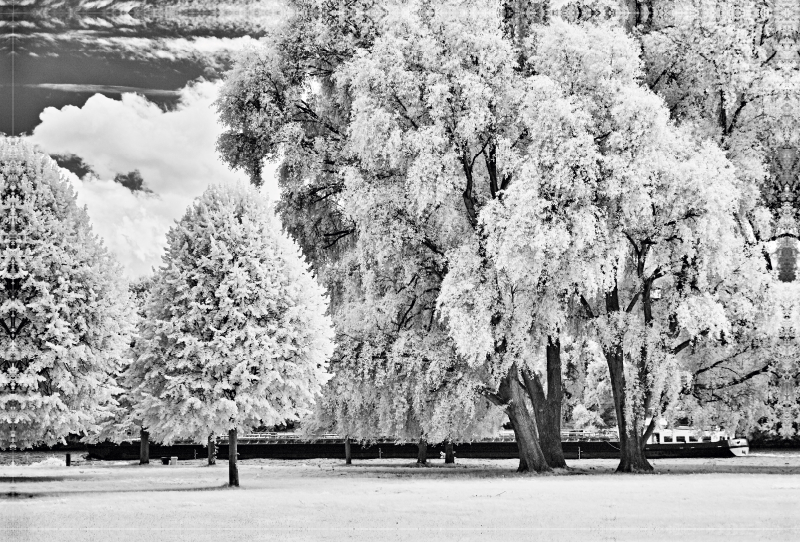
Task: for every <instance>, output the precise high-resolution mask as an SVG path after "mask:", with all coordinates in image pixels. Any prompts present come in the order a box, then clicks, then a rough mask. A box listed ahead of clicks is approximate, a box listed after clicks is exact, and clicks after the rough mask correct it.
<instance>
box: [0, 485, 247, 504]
mask: <svg viewBox="0 0 800 542" xmlns="http://www.w3.org/2000/svg"><path fill="white" fill-rule="evenodd" d="M225 489H242V488H240V487H234V488H231V487H230V486H228V484H222V485H217V486H206V487H162V488H135V489H85V490H78V491H41V492H38V491H37V492H28V491H8V492H5V493H0V500H15V499H20V500H22V499H33V498H37V499H39V498H45V497H69V496H73V495H100V494H103V493H174V492H184V493H190V492H194V491H220V490H225Z"/></svg>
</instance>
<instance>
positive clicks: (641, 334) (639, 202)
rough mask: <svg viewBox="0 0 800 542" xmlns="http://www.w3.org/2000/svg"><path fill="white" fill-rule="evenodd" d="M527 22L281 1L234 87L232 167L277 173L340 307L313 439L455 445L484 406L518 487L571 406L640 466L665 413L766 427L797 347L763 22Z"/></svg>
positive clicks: (446, 8) (553, 450) (486, 6)
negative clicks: (511, 445) (615, 438)
mask: <svg viewBox="0 0 800 542" xmlns="http://www.w3.org/2000/svg"><path fill="white" fill-rule="evenodd" d="M654 3H657V2H652V3H650V5H651V7H653V5H652V4H654ZM518 4H520V3H516V2H508V3H499V2H493V1H489V0H486V1H482V0H474V1H470V2H455V1H454V2H447V3H445V4H443V5H440V6H433V5H432V4H431V3H427V2H400V3H398V4H397V5H396V6H395V7H394V8H388V9H384V10H378V9H376V8H375V6H374V5H373V4H372V3H371V2H368V1H354V2H349V3H346V4H340V3H338V2H327V1H325V0H297V1H294V2H292V5H293V8H294V10H295V16H294V17H293V18H292V19H291V20H290V21H289V22H288V23H287V24H286V25H285V27H284V28H283V29H282V30H281V31H280V32H279V33H278V34H277V35H275V36H274V39H273V40H272V42H271V44H270V45H269V46H268V47H264V48H263V49H259V50H254V51H251V52H250V53H248V54H247V55H246V56H244V57H243V58H242V59H241V60H240V61H239V63H238V64H237V67H236V68H235V69H234V71H233V72H232V73H231V74H229V77H228V80H227V84H226V87H225V89H224V91H223V95H222V96H221V98H220V99H219V102H218V108H219V112H220V118H221V120H222V121H223V123H225V124H226V126H227V127H228V130H227V131H226V132H225V133H224V134H223V135H222V136H221V138H220V140H219V150H220V152H221V154H222V156H223V157H224V159H225V160H226V161H227V162H228V163H229V164H230V165H231V166H232V167H238V168H242V169H244V170H246V171H247V172H249V173H250V175H251V179H252V181H253V183H254V184H256V185H258V184H260V183H261V182H262V179H261V171H262V166H263V163H264V160H268V161H273V162H277V163H278V164H279V167H280V170H279V171H280V183H281V190H282V192H281V201H280V205H279V210H280V212H281V216H282V218H283V221H284V224H285V225H286V228H287V229H288V230H289V232H290V233H291V234H292V235H293V236H294V237H295V238H296V239H297V240H298V242H299V243H300V244H301V246H302V247H303V250H304V252H305V254H306V255H307V257H308V258H309V259H310V260H311V261H312V262H313V264H314V266H315V268H316V269H317V271H318V273H319V276H320V277H321V279H322V281H323V282H324V284H325V285H326V287H327V288H328V290H329V292H330V293H331V297H332V306H331V312H332V316H333V320H334V323H335V326H336V331H337V350H336V353H335V355H334V364H333V367H334V372H335V377H334V379H333V380H332V382H331V383H330V385H329V387H328V392H327V393H325V394H324V399H323V401H322V402H321V403H320V405H319V407H318V409H317V412H316V415H315V418H314V420H313V423H309V424H308V425H307V428H308V430H309V431H314V430H334V431H336V432H338V433H341V434H343V435H348V436H350V437H353V438H359V439H366V438H370V437H372V436H374V435H376V434H381V435H391V436H395V437H397V438H401V439H404V440H417V439H419V440H421V441H426V440H427V441H432V442H440V441H453V440H456V441H457V440H469V439H473V438H476V437H477V436H479V435H481V434H482V433H483V432H487V431H491V430H493V428H495V427H496V423H497V418H496V416H497V413H498V408H497V407H499V410H500V411H501V412H503V413H504V414H505V415H506V416H507V418H508V423H510V424H511V426H512V427H513V429H514V431H515V434H516V438H517V442H518V443H519V447H520V470H536V471H544V470H549V469H550V468H553V467H561V466H563V465H564V460H563V454H562V453H561V450H560V446H559V440H560V438H559V437H560V423H561V421H562V418H563V415H564V414H565V413H564V412H562V409H563V408H565V407H566V409H567V410H568V411H569V412H568V413H567V414H569V415H570V416H571V417H572V419H573V420H574V421H578V422H581V423H600V421H601V420H602V419H603V418H604V417H605V419H606V421H607V422H610V421H611V420H608V416H607V414H608V413H607V412H604V410H605V409H606V408H607V407H608V406H613V409H612V411H613V416H612V418H613V420H614V421H613V422H612V423H615V424H616V425H617V427H618V428H619V433H620V441H621V449H622V457H621V462H620V465H619V469H620V470H622V471H644V470H650V468H651V467H650V465H649V463H648V462H647V459H646V457H645V454H644V443H645V441H646V440H647V438H648V437H649V435H650V433H651V432H652V431H653V429H654V426H655V424H656V423H657V420H658V419H659V418H660V417H662V416H665V417H667V418H670V419H678V418H682V417H689V418H691V420H692V422H693V423H695V424H697V425H709V424H722V425H724V426H726V427H728V428H729V429H731V430H737V429H738V430H742V429H747V428H751V427H753V426H754V424H757V423H758V422H759V421H763V419H764V417H765V416H766V415H767V414H768V410H769V409H768V408H767V405H768V404H769V402H770V396H771V394H772V393H773V390H774V375H775V371H776V363H775V359H776V356H777V355H778V352H781V351H785V350H786V348H787V347H788V348H789V349H790V350H792V349H793V348H794V342H793V341H794V338H793V337H794V335H793V334H794V320H793V319H792V318H791V317H786V315H787V314H789V313H791V312H792V311H793V310H794V309H792V308H791V307H793V306H794V303H795V300H796V295H795V290H794V289H793V288H791V287H783V286H782V285H780V284H777V283H776V279H777V276H776V275H777V273H776V271H775V267H776V265H775V259H776V243H777V241H778V240H779V239H792V238H794V236H796V233H794V230H792V229H791V227H787V224H789V225H791V224H794V215H793V213H794V211H793V210H791V209H790V208H789V207H787V205H786V204H785V198H784V199H781V198H783V196H781V194H782V193H783V192H786V191H787V190H788V189H787V188H786V187H784V186H782V185H778V184H777V183H775V182H773V181H774V179H775V178H776V174H775V171H774V167H773V164H774V163H775V157H774V156H775V153H776V152H778V151H777V150H776V146H778V145H779V143H775V138H774V137H772V136H770V137H767V136H768V134H767V131H768V130H769V127H770V126H774V125H775V123H776V122H777V121H779V120H780V121H785V120H786V116H787V114H786V112H785V111H784V109H785V108H780V107H775V104H773V103H771V102H770V101H769V100H768V99H767V97H768V95H769V93H770V92H777V91H778V89H780V88H783V89H785V88H786V84H787V83H786V78H785V77H784V78H783V79H780V78H779V77H778V76H781V77H783V76H784V75H785V76H786V77H789V82H790V83H791V81H794V79H792V77H794V75H793V74H794V72H792V73H789V74H788V75H787V74H786V73H785V72H786V71H787V69H788V68H787V67H786V64H782V65H781V66H780V67H779V68H776V69H775V70H772V67H771V66H770V65H769V63H770V62H771V61H772V60H771V59H773V58H775V57H776V56H778V55H779V53H780V47H781V42H780V40H781V39H782V38H781V35H780V33H779V32H778V31H775V32H773V28H774V25H775V24H776V22H775V19H774V18H769V17H768V18H767V20H765V21H761V22H762V23H763V24H754V25H752V26H749V27H744V25H743V22H742V21H740V20H738V19H736V18H735V17H734V18H733V19H730V20H725V19H724V18H723V20H718V21H713V23H714V24H716V25H717V27H716V28H714V29H708V28H701V30H704V31H703V32H700V33H699V34H696V33H695V31H696V30H697V28H696V25H695V26H692V25H689V26H688V27H687V26H685V25H684V26H681V25H680V24H675V21H669V24H666V23H665V24H664V25H663V27H659V26H658V25H657V24H655V22H654V20H653V19H652V18H651V17H640V20H639V24H638V25H634V26H633V28H629V32H627V33H626V31H625V30H624V28H623V27H622V26H621V25H616V24H614V22H613V21H610V22H609V21H599V23H598V21H588V22H587V21H580V20H579V21H577V22H576V21H573V22H566V21H564V20H561V19H559V18H553V19H552V20H548V17H547V13H548V10H546V9H544V10H531V9H527V10H520V9H519V8H520V5H518ZM637 4H639V3H637ZM642 4H644V3H642ZM752 7H753V8H755V7H756V6H752ZM661 8H662V10H661V11H659V10H658V9H653V10H652V11H650V13H662V12H663V8H664V6H661ZM567 11H568V12H569V10H567ZM585 12H588V13H590V14H594V15H597V14H598V13H608V11H602V10H592V9H589V10H585ZM756 12H757V13H762V12H763V10H761V11H757V10H756ZM579 13H581V12H580V11H579ZM644 13H648V12H644ZM713 13H717V12H713ZM721 13H723V15H724V14H725V13H727V12H726V11H725V10H722V11H721ZM736 13H737V14H741V13H745V14H747V13H751V14H752V13H753V12H752V11H748V10H747V9H744V10H743V11H738V10H737V11H736ZM612 14H613V10H612ZM746 22H750V21H746ZM596 23H597V24H596ZM743 27H744V28H743ZM753 33H755V34H753ZM698 36H700V37H698ZM675 44H680V47H676V46H675ZM780 70H784V72H781V71H780ZM792 88H795V89H796V85H795V87H792ZM748 92H749V93H751V94H748ZM756 95H757V96H759V98H756V97H754V96H756ZM792 103H793V102H792ZM792 133H796V130H795V132H792ZM780 144H787V143H786V142H783V143H780ZM788 144H791V141H790V142H789V143H788ZM789 177H790V176H788V175H784V177H783V178H784V179H786V178H789ZM777 188H780V189H777ZM776 202H780V204H777V203H776ZM780 305H783V306H785V310H776V308H777V307H778V306H780ZM787 311H788V312H787ZM782 349H783V350H782ZM794 351H796V349H795V350H794ZM792 356H793V357H792V358H791V359H790V360H789V362H787V366H792V367H793V369H788V370H787V371H789V372H788V373H787V375H788V376H790V377H791V378H792V379H796V378H797V374H796V373H797V367H796V362H795V361H794V360H795V359H796V356H795V354H792ZM598 362H600V363H602V364H603V365H604V366H605V369H604V370H599V367H598V365H599V363H598ZM794 382H795V380H792V384H794ZM603 388H605V390H606V393H603ZM565 393H566V397H565ZM609 403H610V405H609ZM782 423H783V426H782V427H783V430H784V431H785V432H786V433H787V434H788V433H791V432H792V431H794V430H795V429H794V428H795V427H796V424H797V421H796V419H793V418H789V419H785V420H784V421H783V422H782ZM787 424H788V425H787Z"/></svg>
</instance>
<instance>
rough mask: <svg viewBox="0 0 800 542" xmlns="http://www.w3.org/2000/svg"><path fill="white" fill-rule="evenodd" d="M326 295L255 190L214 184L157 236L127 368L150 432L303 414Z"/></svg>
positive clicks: (241, 425) (236, 428)
mask: <svg viewBox="0 0 800 542" xmlns="http://www.w3.org/2000/svg"><path fill="white" fill-rule="evenodd" d="M326 311H327V299H326V296H325V292H324V290H323V289H322V287H321V286H319V284H317V282H316V280H315V278H314V276H313V275H312V274H311V273H310V272H309V270H308V266H307V264H306V263H305V261H304V259H303V257H302V256H301V254H300V249H299V248H298V246H297V245H296V244H295V243H294V241H292V240H290V239H289V238H288V237H286V235H285V234H284V233H283V231H282V229H281V224H280V221H279V219H278V218H277V217H276V216H275V214H274V210H273V208H272V206H271V205H270V204H269V203H268V202H267V201H266V200H265V199H264V198H263V197H261V196H260V195H259V194H258V192H257V191H256V190H255V189H254V188H248V187H243V186H233V187H230V186H212V187H210V188H209V189H208V190H207V191H206V192H205V193H204V194H203V195H202V196H200V197H199V198H197V200H195V202H194V203H193V204H192V205H191V206H190V207H189V209H188V210H187V211H186V214H185V215H184V216H183V218H182V219H181V220H180V221H178V222H177V223H176V225H175V226H174V227H173V228H171V229H170V231H169V233H168V234H167V249H166V254H165V255H164V256H163V264H162V266H161V267H160V268H159V270H158V272H157V273H156V276H155V279H154V284H153V286H152V288H151V291H150V295H149V297H148V301H147V303H146V306H145V310H144V318H143V321H142V324H141V337H140V339H139V344H137V352H138V356H137V358H136V360H135V361H134V362H133V364H132V366H131V371H130V374H131V375H138V376H137V378H138V379H139V382H138V383H137V384H136V385H135V386H134V387H133V389H132V392H131V396H132V397H133V398H134V399H135V403H136V406H137V411H138V412H137V415H138V416H140V417H141V419H142V423H143V425H144V427H146V428H147V430H148V432H149V433H150V434H151V435H153V436H154V438H155V439H157V440H159V441H163V442H165V443H170V442H172V441H174V440H176V439H191V440H194V441H195V442H202V443H204V442H206V440H207V439H208V436H209V435H210V434H217V435H225V434H227V435H229V443H230V444H229V465H230V477H229V483H230V485H232V486H236V485H238V484H239V480H238V470H237V468H236V437H237V434H238V432H240V431H247V430H250V429H252V428H253V427H259V426H263V425H277V424H279V423H283V422H284V421H286V420H289V419H297V418H299V417H300V416H302V415H304V414H306V413H307V412H309V410H310V408H311V407H312V405H313V403H314V401H315V399H316V397H317V395H318V394H319V391H320V387H321V386H322V385H323V384H324V383H325V382H326V381H327V380H328V378H329V375H328V373H327V366H328V359H329V358H330V356H331V353H332V351H333V340H332V339H333V330H332V325H331V321H330V317H329V316H328V315H327V314H326Z"/></svg>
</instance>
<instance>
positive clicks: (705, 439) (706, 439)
mask: <svg viewBox="0 0 800 542" xmlns="http://www.w3.org/2000/svg"><path fill="white" fill-rule="evenodd" d="M703 442H711V437H703Z"/></svg>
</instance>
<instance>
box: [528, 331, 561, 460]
mask: <svg viewBox="0 0 800 542" xmlns="http://www.w3.org/2000/svg"><path fill="white" fill-rule="evenodd" d="M520 372H521V373H522V378H523V380H524V381H525V387H526V388H527V390H528V396H529V397H530V398H531V403H533V411H534V417H535V418H536V427H537V429H538V430H539V445H540V446H541V447H542V453H543V454H544V457H545V459H546V460H547V464H548V465H550V466H551V467H552V468H554V469H565V468H567V462H566V461H565V460H564V451H563V449H562V448H561V401H562V398H563V394H564V391H563V389H562V386H561V342H560V341H559V339H558V337H555V338H553V337H548V338H547V394H546V395H545V392H544V388H543V387H542V384H541V382H539V378H538V377H537V376H536V375H531V374H530V373H529V372H528V370H526V369H523V370H522V371H520Z"/></svg>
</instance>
